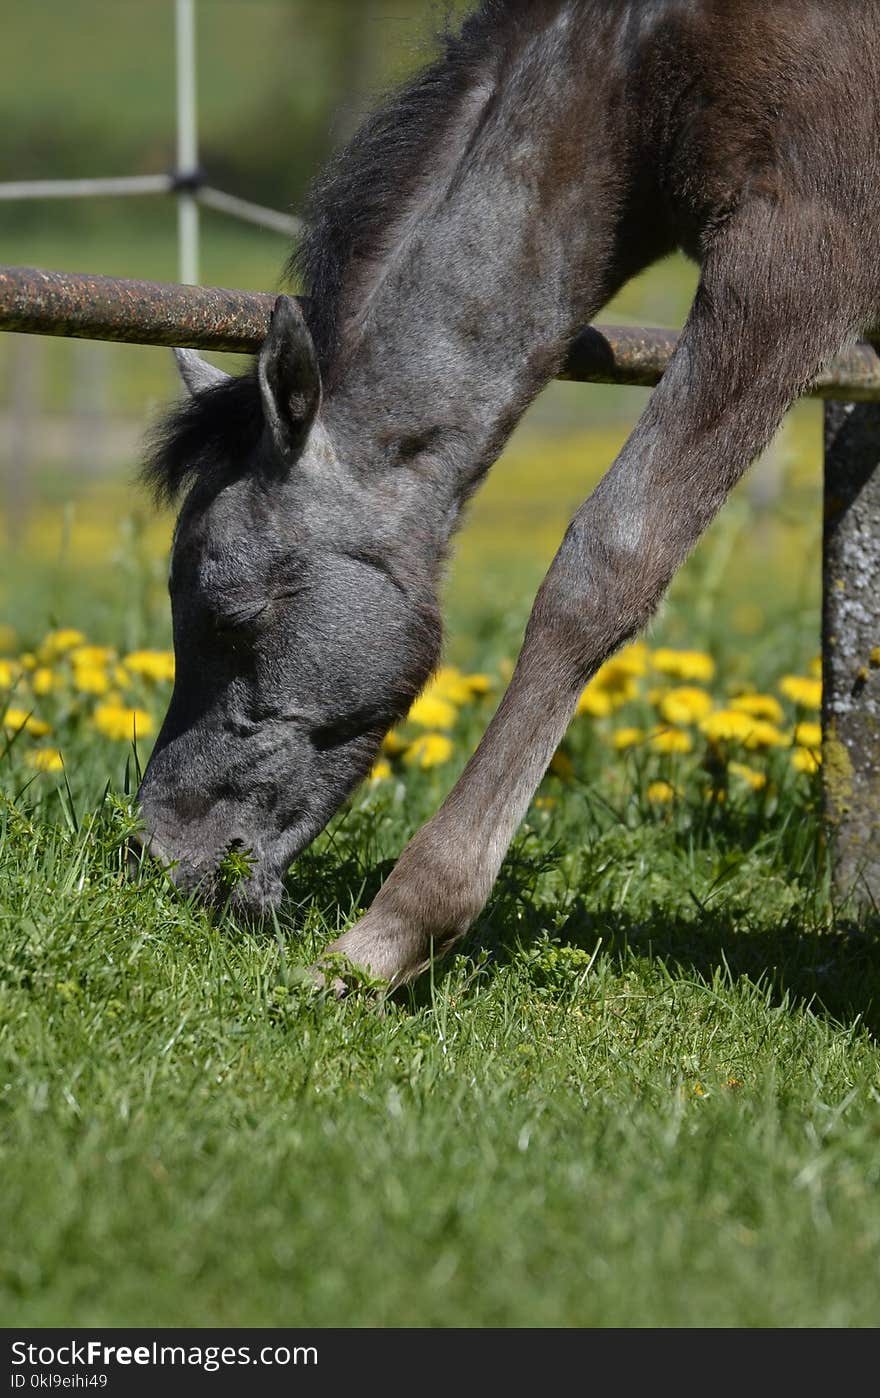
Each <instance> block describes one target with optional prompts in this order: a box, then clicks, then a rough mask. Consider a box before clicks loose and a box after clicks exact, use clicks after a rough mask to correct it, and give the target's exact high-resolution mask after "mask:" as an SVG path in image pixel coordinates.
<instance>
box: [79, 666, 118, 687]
mask: <svg viewBox="0 0 880 1398" xmlns="http://www.w3.org/2000/svg"><path fill="white" fill-rule="evenodd" d="M73 687H74V689H78V690H79V692H80V693H81V694H106V693H107V690H108V689H109V688H110V676H109V675H108V674H107V671H106V670H105V669H104V668H103V666H101V665H74V667H73Z"/></svg>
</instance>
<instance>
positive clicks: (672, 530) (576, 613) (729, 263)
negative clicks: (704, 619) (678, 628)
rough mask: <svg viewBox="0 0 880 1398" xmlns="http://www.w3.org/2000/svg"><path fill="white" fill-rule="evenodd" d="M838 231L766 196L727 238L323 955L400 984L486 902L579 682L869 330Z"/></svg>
mask: <svg viewBox="0 0 880 1398" xmlns="http://www.w3.org/2000/svg"><path fill="white" fill-rule="evenodd" d="M842 236H844V234H843V231H842V230H840V229H838V228H836V227H835V226H834V224H833V223H832V222H831V220H830V219H827V218H825V217H824V216H823V215H822V214H821V212H817V210H816V207H815V206H808V207H802V206H800V205H798V204H791V205H789V206H788V207H786V206H785V204H784V203H777V204H774V205H770V204H765V203H757V204H755V205H754V206H752V207H751V208H749V209H747V210H744V211H742V212H741V213H740V214H739V215H738V216H737V218H736V219H735V220H734V221H732V222H731V223H730V224H729V225H728V226H727V227H726V228H725V230H724V232H723V234H721V235H720V236H719V238H718V239H717V242H716V244H715V246H714V248H713V250H712V251H711V253H710V254H709V256H708V257H707V259H706V262H705V264H704V268H703V275H702V279H701V282H700V287H699V290H698V293H697V296H696V298H695V301H694V305H693V307H692V310H691V314H690V316H689V318H688V323H687V325H686V327H685V330H684V332H683V334H682V337H681V339H680V341H679V344H678V347H677V348H676V352H675V355H674V357H673V359H672V361H671V363H670V366H669V369H668V370H667V373H666V375H665V377H664V378H663V381H662V383H661V384H660V385H659V387H658V388H657V390H656V391H655V393H654V394H653V396H652V398H651V400H650V402H649V404H648V407H647V408H646V410H645V413H644V414H643V416H642V418H641V420H640V422H639V423H638V425H637V427H636V429H635V431H634V432H633V434H632V436H631V437H630V439H629V440H628V442H627V443H626V445H625V446H624V448H623V451H622V452H621V454H620V456H619V457H618V458H617V460H616V461H615V462H614V464H613V466H612V467H611V469H610V470H609V472H608V473H607V475H606V476H605V477H604V479H603V480H602V481H601V482H600V484H599V486H598V487H597V488H596V490H595V491H594V492H593V494H592V495H591V496H590V497H589V499H588V500H587V501H586V503H585V504H584V505H583V506H582V507H581V509H580V510H579V511H578V513H577V514H576V516H575V518H574V519H573V521H572V523H571V525H570V526H569V529H568V531H567V533H566V535H565V538H564V541H563V543H562V545H561V547H560V549H559V552H558V553H557V555H556V558H555V560H554V562H553V564H552V566H551V568H550V570H549V572H548V574H547V577H546V578H545V580H544V582H543V584H542V586H541V589H540V591H539V593H538V596H537V598H536V601H535V605H534V608H533V610H532V614H531V617H530V620H529V623H528V627H527V629H526V635H525V641H524V644H523V648H522V652H521V654H520V657H519V660H518V662H517V665H516V669H515V671H514V675H513V678H512V680H511V683H510V686H509V688H508V690H507V693H506V694H505V696H504V698H503V700H502V702H501V704H500V706H499V708H498V711H497V713H496V714H495V716H494V717H493V719H492V722H491V723H490V725H489V727H488V729H487V730H486V733H485V735H484V737H483V739H482V741H481V743H480V744H479V747H478V748H477V750H476V752H475V753H474V755H473V757H472V758H471V760H470V762H469V763H468V765H467V767H466V769H465V771H464V772H463V773H462V776H461V778H460V779H459V781H458V782H457V783H456V785H455V787H454V788H453V790H452V791H451V793H450V794H449V796H448V797H447V799H446V801H445V802H444V803H443V805H442V807H441V808H440V810H439V811H438V812H437V814H436V815H435V816H434V817H433V818H432V819H431V820H430V821H429V822H428V823H427V824H426V825H425V826H423V827H422V829H421V830H419V831H418V832H417V834H416V835H415V836H414V837H413V839H412V840H411V841H410V843H409V844H408V845H407V847H406V849H405V850H404V851H403V854H402V855H401V857H400V859H399V861H398V863H397V864H396V866H395V868H394V869H393V871H392V873H391V874H390V875H389V877H388V879H387V880H386V882H385V884H384V885H383V887H382V889H381V890H380V892H379V894H378V895H377V897H376V899H375V901H374V902H373V904H372V906H371V907H370V909H369V910H368V912H367V913H366V915H365V916H364V917H363V919H362V920H361V921H360V922H359V923H358V924H357V925H356V926H355V927H354V928H352V929H351V930H350V931H349V932H347V933H346V934H345V935H344V936H343V937H341V938H340V939H339V940H338V941H336V942H334V943H333V944H332V946H331V947H330V948H328V950H329V951H331V952H335V953H341V954H342V955H343V956H344V957H346V958H347V959H348V960H349V961H350V962H351V963H353V964H354V965H356V966H360V967H363V968H366V969H368V970H369V971H370V972H371V973H372V974H373V975H374V976H378V977H381V978H383V979H386V980H388V981H390V982H392V983H394V984H398V983H400V982H402V981H405V980H408V979H410V978H411V977H413V976H414V975H416V974H417V973H418V972H419V971H421V970H422V969H423V968H424V967H425V966H426V964H427V963H428V962H429V961H430V958H431V957H432V955H438V954H440V953H441V952H443V951H445V950H446V949H448V947H449V946H451V945H452V943H453V942H455V941H456V939H457V938H459V937H460V936H461V935H462V933H464V932H465V931H466V929H467V928H468V927H469V925H470V924H471V922H472V921H473V919H474V918H475V917H476V916H477V914H478V913H479V911H480V909H481V908H482V906H483V904H484V902H485V900H486V898H487V897H488V895H489V892H490V890H491V887H492V885H493V883H494V881H495V878H496V876H497V874H498V870H499V868H500V865H501V861H502V859H503V858H504V855H505V852H506V850H507V848H508V846H509V843H510V841H511V839H512V837H513V835H514V833H515V831H516V829H517V827H518V825H519V823H520V821H521V820H522V818H523V816H524V814H525V812H526V809H527V807H528V805H529V802H530V801H531V799H532V796H533V794H534V792H535V789H536V788H537V786H538V784H539V782H540V781H541V779H542V777H543V775H544V772H545V770H546V768H547V766H548V764H549V762H550V759H551V758H552V756H553V753H554V752H555V750H556V748H557V746H558V744H559V742H560V740H561V739H562V737H563V735H564V733H565V730H566V728H567V726H568V724H569V722H570V721H571V718H572V716H573V714H574V711H575V707H576V705H577V701H578V697H579V695H580V693H581V691H582V689H583V686H584V685H585V684H586V682H587V681H588V680H589V678H590V677H591V675H592V674H593V673H594V672H595V671H596V670H597V668H598V667H599V665H600V664H601V663H602V662H603V661H604V660H605V659H606V658H607V656H608V655H609V654H611V652H612V651H614V650H615V649H616V647H617V646H619V645H620V644H621V643H622V642H624V641H625V640H627V639H628V638H629V637H631V636H633V635H634V634H635V633H636V632H637V631H638V630H639V629H640V628H641V627H642V626H643V625H644V624H645V623H646V621H647V620H648V619H649V617H650V616H651V614H652V612H653V611H654V609H655V607H656V605H657V603H658V601H659V600H660V598H661V596H662V594H663V592H664V590H665V588H666V586H667V584H668V583H669V581H670V579H671V577H672V575H673V573H674V572H675V570H676V569H677V568H678V566H679V565H680V564H681V563H682V562H683V560H684V559H685V558H686V556H687V554H688V552H689V551H690V549H691V548H692V547H693V545H694V544H695V543H696V541H697V539H698V538H699V537H700V535H701V534H702V532H703V530H704V529H705V528H706V526H707V525H708V524H709V522H710V520H711V519H712V518H713V516H714V515H715V514H716V512H717V510H718V509H719V507H720V505H721V504H722V502H723V500H724V499H725V497H726V496H727V494H728V492H729V491H730V489H731V487H732V486H733V485H734V484H735V483H736V482H737V480H738V479H739V478H740V476H741V475H742V473H743V471H744V470H745V469H746V467H747V466H748V465H749V463H750V462H751V461H752V460H753V459H754V458H755V456H756V455H757V454H758V453H759V452H760V451H761V450H762V449H763V448H764V447H765V446H766V445H767V443H768V442H769V440H770V438H771V436H772V434H773V433H774V432H775V430H776V428H777V426H778V424H779V422H780V421H781V419H782V417H783V415H784V413H785V411H786V409H787V408H788V406H789V405H790V403H791V402H792V401H793V400H794V399H795V398H796V397H797V396H798V394H799V393H800V392H801V391H802V390H803V389H804V388H805V387H806V386H807V384H808V383H809V382H810V381H811V380H812V379H813V378H814V376H815V375H816V373H817V372H818V371H819V370H820V368H821V367H822V365H823V363H824V362H825V361H826V360H827V359H828V358H829V357H830V356H831V355H832V354H834V353H835V352H836V351H837V350H838V349H839V348H840V347H841V346H842V345H843V343H844V342H845V341H846V340H847V338H848V337H849V336H850V335H852V334H853V333H855V332H856V331H857V330H858V328H859V322H860V305H859V302H858V296H857V293H855V292H854V290H853V288H852V287H851V286H849V285H844V284H843V282H844V279H843V278H840V277H837V276H835V249H836V248H837V247H838V239H839V237H842Z"/></svg>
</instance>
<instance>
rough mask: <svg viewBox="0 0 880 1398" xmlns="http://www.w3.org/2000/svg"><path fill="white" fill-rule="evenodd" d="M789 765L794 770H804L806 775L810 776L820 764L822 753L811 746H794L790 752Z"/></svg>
mask: <svg viewBox="0 0 880 1398" xmlns="http://www.w3.org/2000/svg"><path fill="white" fill-rule="evenodd" d="M791 765H792V767H793V768H794V769H795V771H796V772H806V774H807V776H809V777H812V776H814V775H815V774H816V772H818V770H819V768H820V767H821V766H822V754H821V752H818V751H814V750H813V749H812V748H795V750H794V752H793V753H792V754H791Z"/></svg>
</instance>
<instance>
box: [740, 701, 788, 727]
mask: <svg viewBox="0 0 880 1398" xmlns="http://www.w3.org/2000/svg"><path fill="white" fill-rule="evenodd" d="M730 707H731V708H732V709H735V710H736V712H737V713H738V714H749V715H751V717H752V718H766V719H768V720H769V721H770V723H781V722H782V720H783V717H784V714H783V712H782V705H781V704H780V702H779V700H778V699H774V697H773V695H772V694H738V695H737V696H736V698H735V699H731V701H730Z"/></svg>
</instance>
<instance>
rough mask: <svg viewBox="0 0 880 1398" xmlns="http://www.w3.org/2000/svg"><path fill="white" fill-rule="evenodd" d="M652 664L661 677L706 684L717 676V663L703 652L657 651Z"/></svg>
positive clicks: (662, 649) (652, 658) (652, 657)
mask: <svg viewBox="0 0 880 1398" xmlns="http://www.w3.org/2000/svg"><path fill="white" fill-rule="evenodd" d="M651 664H652V665H653V667H654V669H655V670H659V671H660V674H661V675H671V676H672V678H673V679H678V680H696V681H697V682H699V683H702V684H706V683H708V681H709V680H711V679H712V678H713V676H714V674H715V661H714V660H713V659H712V657H711V655H706V654H705V653H704V652H703V651H701V650H669V649H664V648H661V649H660V650H655V651H654V654H653V655H652V656H651Z"/></svg>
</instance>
